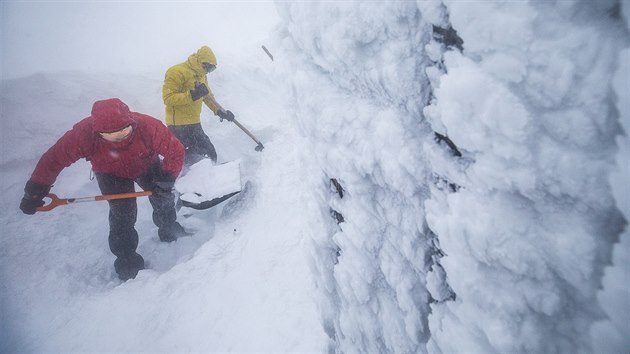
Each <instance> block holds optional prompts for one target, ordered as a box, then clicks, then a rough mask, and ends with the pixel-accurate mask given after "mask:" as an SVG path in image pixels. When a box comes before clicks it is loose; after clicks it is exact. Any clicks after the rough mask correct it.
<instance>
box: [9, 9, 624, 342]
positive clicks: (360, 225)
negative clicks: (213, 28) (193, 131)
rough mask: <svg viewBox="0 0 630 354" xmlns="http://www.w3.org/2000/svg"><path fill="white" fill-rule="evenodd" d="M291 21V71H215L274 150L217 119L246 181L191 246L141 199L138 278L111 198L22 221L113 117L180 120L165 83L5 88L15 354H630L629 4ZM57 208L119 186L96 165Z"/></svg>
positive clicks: (55, 77) (205, 219)
mask: <svg viewBox="0 0 630 354" xmlns="http://www.w3.org/2000/svg"><path fill="white" fill-rule="evenodd" d="M276 5H277V8H278V12H279V14H280V17H281V24H280V25H279V26H278V27H277V28H276V29H275V30H274V31H273V33H271V35H270V38H269V40H268V41H266V43H265V45H266V46H267V47H268V48H269V49H270V51H271V52H272V54H273V55H274V59H275V60H274V61H273V62H272V61H270V59H269V58H268V57H267V56H266V55H265V53H264V52H263V51H262V50H261V49H260V46H259V45H258V46H250V47H246V48H247V49H246V51H245V52H240V53H238V55H234V56H228V57H225V58H224V57H220V60H221V62H222V65H221V68H220V70H217V71H216V72H214V73H212V74H211V75H210V76H209V81H210V85H211V86H212V89H213V91H214V92H215V94H216V96H217V99H218V100H219V102H220V103H221V104H222V105H223V106H224V107H226V108H227V109H230V110H232V111H233V112H234V113H235V114H236V116H237V119H239V120H240V121H241V123H243V124H244V125H245V126H246V127H248V128H249V129H250V130H251V131H252V132H253V133H254V134H255V135H256V136H257V137H258V138H259V140H261V141H262V142H263V144H264V145H265V149H264V150H263V152H256V151H254V147H255V143H254V142H253V141H252V140H251V139H250V138H249V137H247V136H246V135H245V134H244V133H243V132H242V131H240V130H239V129H238V128H237V127H236V126H234V125H232V124H230V123H227V122H223V123H219V122H218V120H217V119H216V117H214V116H212V115H211V114H210V113H209V111H208V110H205V111H204V113H203V123H204V128H205V129H206V131H207V132H208V134H209V135H210V137H211V139H212V140H213V142H214V143H215V146H216V147H217V151H218V154H219V160H220V161H232V160H236V159H240V164H241V173H242V176H243V181H244V182H245V181H246V183H245V188H244V190H243V191H242V192H241V193H240V194H239V195H237V196H236V197H234V198H232V199H231V200H229V201H228V202H226V203H224V204H222V205H221V206H219V207H215V208H212V209H209V210H205V211H191V210H189V209H185V208H184V209H182V210H181V211H180V213H179V220H180V222H181V223H182V225H183V226H184V227H186V228H188V229H191V230H194V231H195V233H194V235H193V236H192V237H187V238H182V239H180V240H178V241H177V242H175V243H171V244H162V243H160V242H159V241H158V238H157V230H156V227H155V226H154V225H153V223H152V222H151V212H150V206H149V204H148V201H147V200H146V199H143V200H139V201H138V203H139V206H140V208H139V215H138V223H137V225H136V226H137V229H138V232H139V234H140V245H139V252H140V253H141V254H142V255H143V256H144V257H145V259H146V260H147V263H148V266H149V269H147V270H143V271H141V272H140V273H139V275H138V277H137V278H136V279H134V280H131V281H128V282H126V283H122V284H121V283H120V281H118V280H117V278H116V276H115V273H114V271H113V266H112V263H113V259H114V257H113V255H111V254H110V252H109V249H108V246H107V231H108V230H107V204H106V203H85V204H82V205H80V206H77V205H71V206H66V207H60V208H57V209H55V210H54V211H51V212H48V213H38V214H36V215H34V216H27V215H23V214H22V213H21V212H20V211H19V209H18V208H17V206H18V204H19V200H20V198H21V195H22V188H23V186H24V183H25V182H26V180H27V179H28V177H29V173H30V172H31V171H32V169H33V168H34V166H35V163H36V162H37V159H38V158H39V156H40V155H41V154H42V153H43V152H44V151H45V150H46V149H47V148H48V147H49V146H50V145H52V144H53V143H54V142H55V140H56V139H57V138H58V137H59V136H61V134H63V132H65V131H66V130H67V129H69V128H70V127H71V126H72V125H73V124H74V123H75V122H76V121H78V120H80V119H81V118H83V117H85V116H86V115H88V114H89V111H90V108H91V105H92V103H93V102H94V101H95V100H98V99H103V98H108V97H119V98H121V99H122V100H123V101H125V102H126V103H128V105H129V106H130V108H131V109H132V110H135V111H139V112H143V113H147V114H151V115H153V116H155V117H158V118H160V117H162V110H163V105H162V102H161V96H160V93H161V83H162V82H161V79H162V77H160V76H156V77H153V76H146V75H136V76H133V75H121V74H117V73H115V72H114V73H111V74H109V75H96V74H92V73H90V74H88V73H85V72H81V71H76V72H63V73H44V74H36V75H32V76H28V77H24V78H16V79H11V80H2V91H1V93H0V100H1V101H0V105H1V107H2V109H1V112H0V115H1V117H0V119H1V123H0V129H1V130H0V134H1V139H2V140H1V143H0V149H1V150H0V181H1V182H0V183H1V184H0V190H1V191H2V193H3V195H4V198H2V199H1V200H0V206H1V207H2V210H3V212H2V214H0V218H1V220H0V222H1V225H2V237H0V284H1V285H0V290H1V291H0V300H1V312H0V314H1V316H2V317H1V320H0V352H5V351H6V352H71V351H73V352H106V351H110V352H124V351H136V352H224V351H233V352H326V351H328V352H362V353H368V352H369V353H377V352H378V353H381V352H395V353H411V352H431V353H439V352H444V353H446V352H449V353H452V352H456V353H462V352H484V353H485V352H519V353H520V352H531V353H538V352H567V353H569V352H571V353H573V352H598V353H604V352H625V351H627V348H630V340H629V339H628V338H630V337H629V336H628V333H629V332H630V277H629V275H630V274H629V271H628V270H629V269H630V233H629V231H628V229H627V228H625V225H626V223H627V222H626V220H628V219H629V218H630V205H629V202H628V195H630V190H629V188H630V164H629V163H628V157H629V155H630V141H629V140H628V136H627V135H626V134H625V132H627V131H629V129H630V113H629V106H628V104H629V102H630V99H629V94H628V82H630V80H629V77H628V75H629V71H628V66H629V65H630V52H629V50H628V49H627V48H628V44H629V41H630V38H629V36H628V31H629V30H628V26H627V24H628V22H629V21H628V10H629V9H628V8H627V3H626V2H623V3H621V2H615V1H597V2H590V1H583V2H573V1H570V2H567V1H562V2H555V3H552V2H524V1H523V2H513V1H493V2H488V1H465V2H463V1H450V0H448V1H446V0H445V1H418V2H409V1H396V2H352V1H350V2H338V3H333V2H278V3H277V4H276ZM622 5H623V6H622ZM624 21H625V22H624ZM450 28H453V29H454V30H456V31H457V32H456V33H457V34H456V35H453V34H454V33H455V32H449V31H448V30H449V29H450ZM458 38H460V39H461V42H459V41H457V39H458ZM244 50H245V49H244ZM219 55H220V54H219ZM26 93H28V94H26ZM435 133H438V134H439V135H436V134H435ZM436 137H446V138H442V139H437V140H436ZM53 192H55V193H57V194H58V195H60V196H67V197H71V196H73V197H81V196H89V195H96V194H98V187H97V185H96V182H95V181H92V180H90V173H89V164H88V163H87V162H85V161H81V162H78V163H76V164H75V165H73V166H71V167H70V168H68V169H66V170H65V171H64V172H63V173H62V174H61V176H60V177H59V178H58V181H57V183H56V184H55V186H54V187H53ZM624 228H625V229H624Z"/></svg>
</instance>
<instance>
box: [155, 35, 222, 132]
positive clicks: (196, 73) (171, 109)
mask: <svg viewBox="0 0 630 354" xmlns="http://www.w3.org/2000/svg"><path fill="white" fill-rule="evenodd" d="M201 63H210V64H213V65H217V59H216V57H215V56H214V53H213V52H212V49H210V48H208V47H207V46H203V47H201V48H200V49H199V50H198V51H197V52H196V53H194V54H191V55H190V56H189V57H188V60H187V61H185V62H183V63H181V64H177V65H175V66H172V67H171V68H169V69H168V70H167V71H166V77H165V78H164V85H163V86H162V99H163V100H164V104H165V105H166V118H165V119H166V125H188V124H198V123H200V122H201V120H200V115H201V101H203V102H204V103H205V104H206V106H208V108H210V109H211V110H212V112H214V114H216V113H217V112H218V111H219V107H218V106H217V104H216V103H215V102H216V101H215V100H214V96H213V94H212V91H211V90H210V87H209V86H208V79H207V78H206V71H205V70H204V68H203V66H202V65H201ZM200 83H202V84H204V85H206V87H208V91H210V92H209V93H208V94H207V95H206V96H204V97H203V99H199V100H197V101H193V100H192V97H191V95H190V90H192V89H194V88H195V84H200Z"/></svg>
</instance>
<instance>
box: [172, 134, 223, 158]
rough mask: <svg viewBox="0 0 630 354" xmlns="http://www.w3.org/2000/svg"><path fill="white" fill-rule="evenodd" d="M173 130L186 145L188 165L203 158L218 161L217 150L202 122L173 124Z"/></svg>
mask: <svg viewBox="0 0 630 354" xmlns="http://www.w3.org/2000/svg"><path fill="white" fill-rule="evenodd" d="M169 129H170V130H171V132H172V133H173V134H174V135H175V136H176V137H177V139H179V141H180V142H181V143H182V144H183V145H184V146H185V147H186V161H185V165H186V166H191V165H193V164H194V163H196V162H198V161H199V160H201V159H202V158H210V159H212V161H214V162H216V161H217V152H216V150H215V148H214V145H213V144H212V142H211V141H210V138H209V137H208V136H207V135H206V133H205V132H204V131H203V128H202V127H201V124H189V125H171V126H169Z"/></svg>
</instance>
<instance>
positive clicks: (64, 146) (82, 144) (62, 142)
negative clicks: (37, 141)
mask: <svg viewBox="0 0 630 354" xmlns="http://www.w3.org/2000/svg"><path fill="white" fill-rule="evenodd" d="M93 134H94V133H93V132H92V130H91V129H90V127H89V125H86V124H77V125H75V126H74V127H73V128H72V129H71V130H69V131H68V132H66V133H65V134H64V135H63V136H62V137H61V138H60V139H59V140H57V142H56V143H55V144H54V145H53V146H52V147H51V148H50V149H48V151H46V152H45V153H44V154H43V155H42V157H41V158H40V159H39V162H38V163H37V166H35V170H34V171H33V173H32V174H31V181H33V182H34V183H37V184H40V185H52V184H53V183H55V180H56V179H57V176H59V174H60V173H61V171H62V170H63V169H64V168H66V167H68V166H70V165H71V164H73V163H75V162H76V161H78V160H79V159H80V158H83V157H86V156H88V154H89V150H90V149H91V146H92V143H93V139H94V137H93Z"/></svg>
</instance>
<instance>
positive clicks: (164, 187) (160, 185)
mask: <svg viewBox="0 0 630 354" xmlns="http://www.w3.org/2000/svg"><path fill="white" fill-rule="evenodd" d="M175 179H176V178H175V177H173V175H172V174H170V173H168V172H166V171H160V173H159V174H158V175H156V176H155V179H154V183H155V192H157V193H160V192H162V193H170V192H171V191H172V190H173V187H174V186H175Z"/></svg>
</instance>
